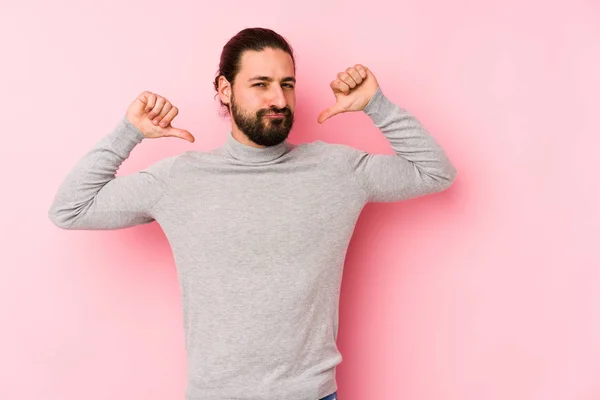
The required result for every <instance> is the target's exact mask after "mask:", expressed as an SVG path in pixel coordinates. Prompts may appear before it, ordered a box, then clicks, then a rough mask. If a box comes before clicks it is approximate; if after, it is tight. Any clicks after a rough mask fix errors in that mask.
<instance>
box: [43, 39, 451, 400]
mask: <svg viewBox="0 0 600 400" xmlns="http://www.w3.org/2000/svg"><path fill="white" fill-rule="evenodd" d="M294 77H295V60H294V56H293V52H292V49H291V47H290V46H289V44H288V43H287V42H286V41H285V39H284V38H283V37H281V36H280V35H278V34H277V33H275V32H273V31H272V30H269V29H261V28H253V29H245V30H243V31H241V32H239V33H238V34H237V35H236V36H234V37H233V38H232V39H231V40H230V41H229V42H228V43H227V44H226V45H225V47H224V48H223V53H222V55H221V60H220V66H219V71H218V74H217V77H216V79H215V82H214V85H215V89H216V91H217V95H218V97H219V100H220V102H221V104H222V105H223V107H224V108H225V109H226V110H227V112H228V113H230V115H231V131H230V132H229V134H228V136H227V140H226V143H225V144H224V145H223V146H222V147H219V148H216V149H214V150H213V151H210V152H198V151H188V152H185V153H182V154H180V155H177V156H175V157H170V158H166V159H163V160H161V161H158V162H157V163H155V164H153V165H152V166H150V167H149V168H147V169H146V170H143V171H141V172H139V173H135V174H132V175H128V176H119V177H115V174H116V171H117V169H118V168H119V166H120V165H121V163H122V162H123V161H124V160H125V159H126V158H127V157H128V156H129V154H130V152H131V151H132V149H133V148H134V147H135V146H136V145H137V144H138V143H140V142H141V141H142V140H143V139H144V138H160V137H166V136H175V137H180V138H183V139H186V140H189V141H191V142H193V141H194V138H193V136H192V135H191V134H190V133H189V132H188V131H186V130H182V129H177V128H175V127H173V126H172V125H171V123H172V121H173V119H174V118H175V116H176V115H177V113H178V109H177V108H176V107H175V106H173V105H172V104H171V103H170V102H169V101H168V100H167V99H165V98H164V97H162V96H159V95H157V94H154V93H150V92H144V93H142V94H141V95H140V96H139V97H138V98H137V99H136V100H135V101H134V102H133V103H132V104H131V106H130V107H129V109H128V110H127V113H126V115H125V116H124V117H123V119H122V120H121V121H120V122H119V124H118V125H117V126H116V128H115V130H114V131H113V132H111V133H110V134H108V135H107V136H106V137H104V138H103V139H102V140H101V141H100V142H99V143H98V144H97V145H96V146H95V147H94V148H93V149H92V150H91V151H90V152H89V153H88V154H87V155H85V156H84V157H83V158H82V159H81V160H80V161H79V163H78V164H77V165H76V166H75V168H74V169H73V170H72V171H71V172H70V174H69V175H68V176H67V178H66V180H65V182H64V183H63V184H62V186H61V187H60V189H59V191H58V194H57V195H56V199H55V201H54V203H53V204H52V207H51V209H50V211H49V216H50V218H51V220H52V221H53V222H54V223H55V224H56V225H57V226H59V227H61V228H65V229H120V228H126V227H130V226H134V225H138V224H145V223H149V222H152V221H155V220H156V221H157V222H158V223H159V224H160V226H161V227H162V229H163V230H164V232H165V234H166V236H167V238H168V240H169V243H170V245H171V247H172V250H173V254H174V257H175V262H176V266H177V273H178V279H179V282H180V285H181V293H182V303H183V307H184V313H183V316H184V321H183V323H184V329H185V340H186V350H187V355H188V363H187V365H188V376H187V385H186V399H187V400H208V399H210V400H230V399H238V400H242V399H253V400H254V399H257V400H258V399H264V400H274V399H293V400H316V399H323V398H325V399H327V400H331V399H335V398H336V390H337V384H336V380H335V368H336V366H337V365H338V364H339V363H340V362H341V360H342V358H341V355H340V353H339V352H338V349H337V347H336V338H337V331H338V301H339V294H340V292H339V291H340V284H341V277H342V268H343V263H344V260H345V256H346V250H347V247H348V243H349V241H350V238H351V235H352V232H353V230H354V227H355V223H356V220H357V219H358V216H359V214H360V212H361V210H362V208H363V207H364V206H365V204H366V203H368V202H392V201H400V200H404V199H409V198H414V197H417V196H422V195H426V194H430V193H435V192H440V191H442V190H444V189H446V188H448V187H449V186H450V185H451V183H452V182H453V180H454V178H455V175H456V170H455V168H454V166H453V165H452V164H451V162H450V161H449V159H448V157H447V156H446V154H445V153H444V151H443V150H442V148H441V147H440V146H439V145H438V143H437V142H436V141H435V139H434V138H433V137H432V136H430V134H429V133H428V132H427V131H426V130H425V128H424V127H423V126H422V125H421V124H420V123H419V121H417V119H416V118H415V117H413V116H412V115H411V114H410V113H409V112H407V111H406V110H404V109H402V108H399V107H398V106H396V105H395V104H394V103H392V102H391V101H390V100H389V99H387V98H386V97H385V95H384V94H383V92H382V91H381V88H379V85H378V83H377V80H376V79H375V76H374V75H373V73H372V72H371V71H370V70H369V69H368V68H366V67H365V66H363V65H360V64H357V65H355V66H353V67H350V68H348V69H346V70H345V71H344V72H340V73H339V74H338V75H337V78H336V79H335V80H334V81H332V82H331V85H330V86H331V89H332V90H333V93H334V95H335V98H336V102H335V104H334V105H333V106H332V107H330V108H328V109H326V110H324V111H323V112H322V113H321V114H320V115H319V116H318V118H317V120H318V122H319V123H322V122H323V121H325V120H326V119H328V118H330V117H332V116H334V115H336V114H339V113H343V112H349V111H363V112H364V113H365V114H366V115H367V116H369V117H370V118H371V120H372V121H373V123H374V125H375V126H376V127H378V128H379V129H380V130H381V132H382V133H383V135H385V137H386V138H387V139H388V140H389V142H390V145H391V146H392V148H393V150H394V151H395V153H396V154H395V155H384V154H377V155H376V154H368V153H366V152H363V151H359V150H357V149H354V148H352V147H350V146H346V145H339V144H328V143H325V142H323V141H315V142H312V143H305V144H300V145H294V144H291V143H289V142H288V141H287V140H286V139H287V137H288V134H289V132H290V130H291V128H292V125H293V120H294V109H295V101H296V99H295V78H294Z"/></svg>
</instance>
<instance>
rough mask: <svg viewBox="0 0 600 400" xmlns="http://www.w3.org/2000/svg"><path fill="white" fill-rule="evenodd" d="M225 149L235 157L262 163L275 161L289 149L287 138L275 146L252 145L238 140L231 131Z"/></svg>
mask: <svg viewBox="0 0 600 400" xmlns="http://www.w3.org/2000/svg"><path fill="white" fill-rule="evenodd" d="M223 147H224V148H225V151H227V153H229V154H230V155H231V156H232V157H233V158H235V159H236V160H240V161H245V162H250V163H260V162H267V161H273V160H276V159H277V158H279V157H281V156H282V155H284V154H285V152H286V151H287V149H288V144H287V140H285V141H283V142H282V143H279V144H278V145H275V146H268V147H264V148H260V147H252V146H248V145H245V144H243V143H240V142H238V141H237V140H236V139H235V138H234V137H233V134H232V133H231V131H229V133H228V135H227V140H226V141H225V145H224V146H223Z"/></svg>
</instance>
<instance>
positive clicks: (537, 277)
mask: <svg viewBox="0 0 600 400" xmlns="http://www.w3.org/2000/svg"><path fill="white" fill-rule="evenodd" d="M208 3H212V4H206V5H200V2H192V1H187V2H182V1H179V2H178V1H175V2H156V1H143V2H142V1H128V2H126V3H122V2H117V1H114V0H113V1H104V2H94V3H91V2H87V4H83V3H82V2H79V1H68V2H67V1H57V2H52V3H49V2H42V1H35V2H34V1H22V0H19V1H16V0H13V1H7V0H3V1H2V3H1V9H0V37H1V39H0V40H2V46H1V48H2V53H3V54H2V60H3V61H2V63H1V66H0V68H1V69H2V71H1V72H2V73H1V74H0V79H1V81H0V86H1V87H2V90H1V94H2V96H1V97H0V102H1V103H0V109H1V110H2V111H3V112H2V146H0V171H2V173H3V176H2V178H3V182H2V196H1V197H0V202H1V204H0V210H1V212H2V216H3V217H2V222H3V224H2V231H1V233H2V241H1V246H2V252H1V261H0V263H1V264H2V269H1V274H2V275H1V276H0V320H1V322H2V325H1V327H2V329H0V399H3V400H4V399H6V400H13V399H15V400H16V399H19V400H33V399H36V400H37V399H47V400H76V399H77V400H78V399H86V400H106V399H115V400H132V399H145V400H164V399H183V393H184V371H185V364H184V361H185V358H184V357H185V354H184V347H183V345H184V343H183V332H182V323H181V312H180V307H181V304H180V299H179V288H178V286H177V281H176V275H175V267H174V265H173V260H172V256H171V252H170V249H169V246H168V243H167V241H166V239H165V237H164V236H163V234H162V231H161V230H160V227H159V226H158V225H157V224H156V223H154V224H150V225H146V226H140V227H135V228H131V229H126V230H121V231H109V232H107V231H105V232H100V231H87V232H85V231H64V230H60V229H59V228H57V227H55V226H53V225H52V223H51V222H50V220H49V219H48V218H47V211H48V208H49V206H50V204H51V202H52V199H53V197H54V194H55V192H56V190H57V188H58V185H59V184H60V182H61V181H62V179H63V178H64V176H65V175H66V174H67V172H68V171H69V170H70V169H71V168H72V167H73V165H74V164H75V163H76V162H77V160H78V159H79V158H80V157H81V156H83V154H84V153H85V152H87V151H88V150H89V149H90V148H91V147H92V146H93V145H94V144H95V143H96V142H97V141H98V140H99V139H100V138H101V137H102V136H103V135H105V134H107V133H108V132H110V130H111V129H112V128H113V127H114V125H115V124H116V122H117V121H118V119H119V118H120V117H121V116H122V115H123V114H124V113H125V110H126V108H127V106H128V105H129V104H130V103H131V101H133V99H134V98H135V97H136V96H137V95H138V94H139V93H140V92H141V91H143V90H150V91H154V92H157V93H160V94H162V95H164V96H165V97H167V98H168V99H170V100H171V101H172V102H173V103H174V104H175V105H177V106H178V107H179V108H180V115H179V116H178V117H177V118H176V120H175V122H176V123H174V125H175V126H179V127H182V128H185V129H188V130H190V131H191V132H192V133H193V134H194V135H195V136H196V142H195V143H194V144H189V143H187V142H185V141H182V140H179V139H173V138H169V139H160V140H148V141H144V142H143V143H142V144H141V145H140V146H139V147H138V148H136V149H135V150H134V152H133V154H132V156H131V158H130V159H129V160H128V161H127V162H126V163H125V164H124V165H123V167H122V168H121V170H120V171H119V173H120V174H126V173H130V172H133V171H137V170H139V169H141V168H144V167H146V166H148V165H149V164H151V163H153V162H155V161H157V160H159V159H161V158H164V157H167V156H170V155H174V154H176V153H179V152H182V151H185V150H189V149H193V150H210V149H212V148H214V147H216V146H218V145H221V144H222V143H223V141H224V139H225V134H226V132H227V129H228V128H229V121H228V120H226V119H222V118H220V117H219V116H218V114H217V110H218V107H217V101H216V100H215V99H214V98H213V96H214V92H213V89H212V81H213V79H214V76H215V72H216V70H217V66H218V58H219V54H220V51H221V48H222V46H223V45H224V44H225V42H226V41H227V40H228V39H229V38H230V37H231V36H233V35H234V34H235V33H236V32H238V31H239V30H241V29H243V28H245V27H252V26H266V27H270V28H272V29H275V30H276V31H278V32H279V33H281V34H282V35H284V36H285V37H287V38H288V39H289V40H290V42H291V44H292V46H293V47H294V49H295V51H296V55H297V68H298V70H297V78H298V81H299V84H298V86H297V96H298V107H297V114H296V115H297V124H296V126H295V129H294V131H293V133H292V135H291V137H290V141H292V142H296V143H299V142H308V141H313V140H317V139H321V140H325V141H328V142H332V143H346V144H350V145H352V146H355V147H357V148H361V149H364V150H368V151H372V152H379V153H389V152H391V148H390V147H389V145H388V143H387V141H386V140H385V138H384V136H383V135H382V134H380V133H379V131H378V130H377V129H376V128H374V127H373V126H372V124H371V123H370V121H369V120H368V117H366V116H365V115H362V114H361V113H352V114H342V115H339V116H336V117H334V118H333V119H331V120H329V121H327V122H326V123H325V124H323V125H318V124H317V123H316V118H317V115H318V113H319V112H320V111H321V110H323V109H324V108H325V107H327V106H329V105H331V104H332V101H333V95H332V94H331V93H330V89H329V82H330V81H331V80H332V79H334V78H335V74H336V73H337V72H339V71H343V70H344V69H345V68H346V67H348V66H351V65H354V64H355V63H362V64H364V65H366V66H368V67H370V68H371V69H372V71H373V72H374V74H375V76H376V77H377V79H378V81H379V83H380V85H381V87H382V89H383V90H384V92H385V93H386V94H387V95H388V97H390V98H391V99H392V100H393V101H394V102H396V103H397V104H399V105H401V106H402V107H405V108H407V109H409V110H410V111H412V112H413V113H414V114H415V115H416V116H417V117H418V118H419V119H420V120H421V121H422V122H423V123H424V124H425V125H426V127H427V128H428V129H429V130H430V132H431V133H432V134H433V135H434V136H435V137H436V138H437V139H438V140H439V141H440V143H441V144H442V146H443V147H444V148H445V149H446V150H447V152H448V154H449V155H450V158H451V159H452V161H453V162H454V163H455V164H456V166H457V168H458V171H459V175H458V178H457V181H456V182H455V184H454V185H453V186H452V187H451V188H450V189H449V190H448V191H446V192H443V193H440V194H436V195H432V196H426V197H422V198H420V199H415V200H411V201H408V202H403V203H388V204H369V205H368V206H367V207H366V208H365V210H364V212H363V214H362V215H361V217H360V219H359V223H358V225H357V227H356V231H355V236H354V237H353V239H352V242H351V245H350V249H349V253H348V259H347V263H346V271H345V275H344V282H343V287H342V298H341V321H340V324H341V325H340V333H339V342H338V343H339V347H340V349H341V351H342V355H343V357H344V361H343V363H342V364H341V365H340V366H339V367H338V380H339V386H340V388H339V394H340V399H341V400H359V399H361V400H363V399H378V398H381V399H383V398H385V399H407V400H408V399H411V400H425V399H427V400H433V399H435V400H438V399H444V400H459V399H460V400H481V399H486V400H507V399H511V400H554V399H556V400H597V399H600V261H599V260H600V257H599V256H598V250H599V243H598V228H599V227H600V212H599V211H598V209H599V208H598V204H599V202H600V189H599V186H600V185H599V183H598V162H599V160H600V156H599V152H598V146H599V145H600V139H599V133H600V129H599V128H600V124H599V123H598V120H597V119H598V115H599V113H598V104H599V103H598V98H599V97H598V96H599V93H600V74H599V71H600V22H599V21H600V6H599V5H598V2H594V1H591V0H589V1H566V0H563V1H553V2H544V1H528V2H525V3H523V2H521V1H516V0H513V1H499V0H493V1H486V2H483V3H485V4H482V2H475V1H465V0H461V1H454V2H451V3H452V5H450V2H442V1H418V2H417V1H412V2H398V1H391V0H390V1H387V2H383V1H374V0H371V1H366V2H357V1H344V2H337V3H332V2H325V1H310V0H309V1H301V2H289V3H287V4H286V3H282V2H262V3H259V2H247V1H244V2H242V1H225V2H217V1H212V2H208Z"/></svg>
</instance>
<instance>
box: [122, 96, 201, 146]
mask: <svg viewBox="0 0 600 400" xmlns="http://www.w3.org/2000/svg"><path fill="white" fill-rule="evenodd" d="M178 113H179V110H178V109H177V107H175V106H174V105H172V104H171V102H169V101H168V100H167V99H165V98H164V97H162V96H159V95H157V94H155V93H151V92H148V91H146V92H143V93H142V94H140V95H139V96H138V98H137V99H135V100H134V102H133V103H131V105H130V106H129V108H128V109H127V114H126V116H127V119H128V120H129V122H131V123H132V124H133V125H135V127H136V128H138V129H139V130H140V131H141V132H142V133H143V134H144V136H145V137H147V138H159V137H178V138H181V139H185V140H187V141H189V142H192V143H193V142H194V140H195V139H194V136H192V134H191V133H189V132H188V131H186V130H184V129H177V128H174V127H173V126H171V121H173V118H175V116H177V114H178Z"/></svg>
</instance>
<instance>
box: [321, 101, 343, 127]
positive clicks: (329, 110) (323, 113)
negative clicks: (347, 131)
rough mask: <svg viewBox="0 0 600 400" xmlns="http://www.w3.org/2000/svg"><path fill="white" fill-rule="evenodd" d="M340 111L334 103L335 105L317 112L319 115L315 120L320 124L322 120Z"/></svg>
mask: <svg viewBox="0 0 600 400" xmlns="http://www.w3.org/2000/svg"><path fill="white" fill-rule="evenodd" d="M340 112H341V110H340V109H339V108H338V105H337V104H335V105H333V106H331V107H329V108H326V109H325V110H323V111H321V113H320V114H319V117H318V118H317V122H318V123H320V124H322V123H323V122H325V120H327V119H329V118H331V117H333V116H334V115H337V114H339V113H340Z"/></svg>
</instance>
